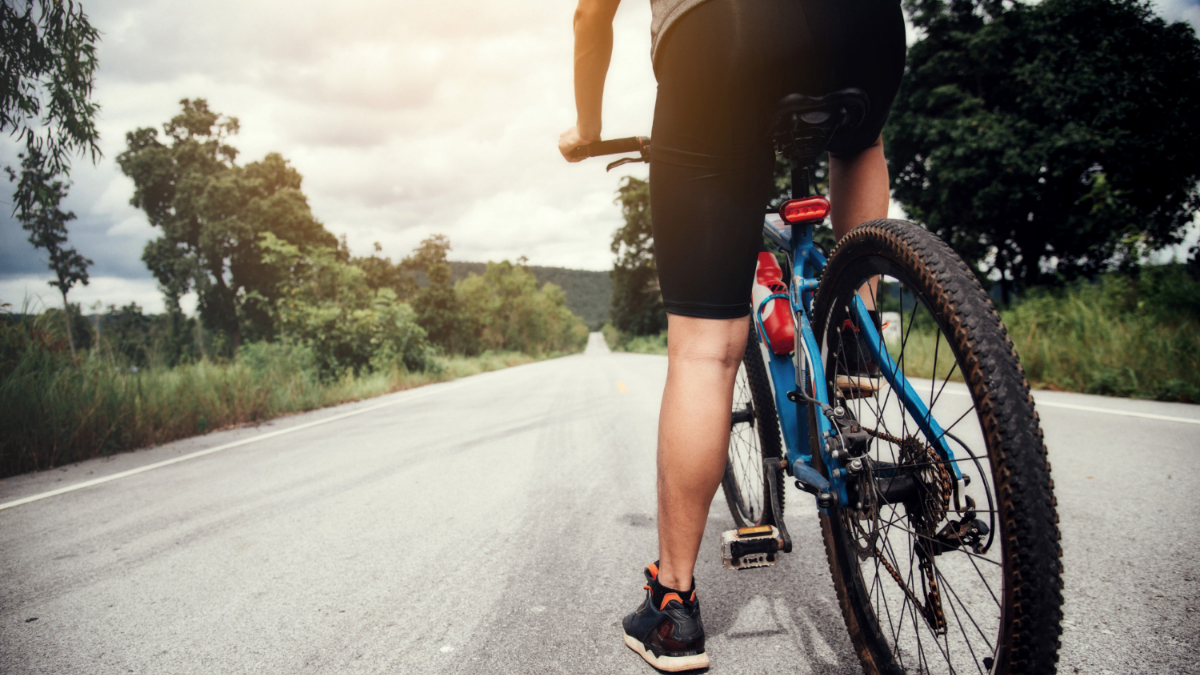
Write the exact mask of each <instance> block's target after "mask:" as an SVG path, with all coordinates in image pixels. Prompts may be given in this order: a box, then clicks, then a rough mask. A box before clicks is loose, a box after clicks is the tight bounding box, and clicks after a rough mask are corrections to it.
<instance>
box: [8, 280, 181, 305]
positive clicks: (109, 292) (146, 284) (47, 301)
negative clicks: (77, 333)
mask: <svg viewBox="0 0 1200 675" xmlns="http://www.w3.org/2000/svg"><path fill="white" fill-rule="evenodd" d="M52 278H53V277H52V276H51V275H49V274H47V275H35V274H23V275H18V276H6V277H0V302H6V303H8V304H10V305H12V307H11V308H10V309H9V311H13V312H18V313H19V312H22V311H25V312H29V313H38V312H41V311H42V310H44V309H46V308H50V307H57V308H60V309H61V308H62V296H61V295H59V293H58V289H56V288H52V287H51V286H50V285H49V284H48V283H47V282H48V281H50V279H52ZM69 298H70V300H71V302H72V303H78V304H79V306H80V307H81V308H82V309H83V312H84V314H92V313H94V312H97V311H107V309H108V306H109V305H116V306H118V307H120V306H123V305H127V304H129V303H130V302H136V303H137V304H138V305H140V306H141V308H142V310H143V311H145V312H147V313H150V314H158V313H161V312H162V311H163V300H162V293H160V292H159V291H158V285H157V284H156V283H155V281H154V280H153V279H124V278H121V277H107V276H106V277H92V279H91V281H90V282H89V283H88V285H87V286H76V287H75V288H73V289H71V293H70V295H69ZM180 305H181V306H182V307H183V310H184V311H185V312H187V313H188V314H192V313H194V312H195V311H196V295H195V294H194V293H189V294H188V295H186V296H184V297H183V298H182V300H181V301H180Z"/></svg>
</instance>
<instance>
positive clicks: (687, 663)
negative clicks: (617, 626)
mask: <svg viewBox="0 0 1200 675" xmlns="http://www.w3.org/2000/svg"><path fill="white" fill-rule="evenodd" d="M625 646H627V647H629V648H630V649H632V650H633V651H635V652H637V653H638V654H640V655H641V657H642V658H643V659H646V663H649V664H650V665H652V666H654V667H655V668H658V669H659V670H665V671H667V672H668V673H677V672H680V671H683V670H696V669H698V668H707V667H708V654H705V653H700V654H692V655H691V656H667V655H665V654H664V655H662V656H655V655H654V652H652V651H650V650H648V649H646V646H645V645H643V644H642V642H641V640H638V639H637V638H635V637H632V636H630V635H629V634H628V633H626V634H625Z"/></svg>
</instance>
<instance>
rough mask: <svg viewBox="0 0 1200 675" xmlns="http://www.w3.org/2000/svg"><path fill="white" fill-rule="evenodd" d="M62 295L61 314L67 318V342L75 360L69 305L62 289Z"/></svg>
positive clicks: (72, 358) (65, 293)
mask: <svg viewBox="0 0 1200 675" xmlns="http://www.w3.org/2000/svg"><path fill="white" fill-rule="evenodd" d="M62 296H63V316H64V317H65V318H66V320H67V344H68V345H70V346H71V360H72V361H74V360H75V358H76V357H75V336H74V335H72V331H71V305H70V304H69V303H68V302H67V292H66V291H62Z"/></svg>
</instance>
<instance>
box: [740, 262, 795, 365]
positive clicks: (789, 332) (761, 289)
mask: <svg viewBox="0 0 1200 675" xmlns="http://www.w3.org/2000/svg"><path fill="white" fill-rule="evenodd" d="M774 293H783V294H784V295H785V296H786V295H787V284H784V283H783V270H782V269H780V267H779V261H778V260H776V259H775V256H774V255H773V254H771V253H769V252H767V251H762V252H760V253H759V254H758V269H757V271H756V272H755V274H754V287H753V290H752V292H751V297H753V298H754V300H753V302H754V308H753V316H754V317H756V318H757V317H759V316H761V317H762V327H763V328H764V329H765V332H766V334H767V335H766V340H767V347H769V348H770V350H771V351H772V352H775V353H776V354H780V355H784V354H791V353H792V350H793V349H795V347H796V324H795V322H794V320H793V319H792V308H791V306H790V304H791V303H789V302H788V299H787V298H786V297H783V298H774V299H772V300H770V301H768V302H767V304H766V305H763V301H764V300H766V299H767V298H769V297H770V296H771V295H772V294H774ZM759 307H762V314H761V315H760V314H759Z"/></svg>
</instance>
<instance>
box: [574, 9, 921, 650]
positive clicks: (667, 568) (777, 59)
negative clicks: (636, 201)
mask: <svg viewBox="0 0 1200 675" xmlns="http://www.w3.org/2000/svg"><path fill="white" fill-rule="evenodd" d="M619 2H620V0H579V6H578V8H577V9H576V11H575V17H574V30H575V104H576V109H577V121H576V124H575V126H573V127H571V128H570V129H568V130H567V131H565V132H563V134H562V135H561V137H560V138H559V144H558V145H559V150H560V151H561V152H562V153H563V156H564V157H566V158H567V159H568V161H578V160H577V159H575V158H574V157H573V156H572V153H573V151H574V150H575V149H576V148H579V147H581V146H585V145H588V144H590V143H593V142H596V141H599V140H600V132H601V107H602V106H601V102H602V99H603V93H604V80H605V76H606V74H607V71H608V64H609V60H610V57H611V54H612V20H613V16H614V15H615V13H616V10H617V6H618V4H619ZM651 9H652V13H653V21H652V25H651V36H652V46H651V60H652V63H653V67H654V72H655V76H656V78H657V80H658V97H657V100H656V102H655V107H654V124H653V130H652V132H651V137H652V138H653V148H652V152H651V158H650V209H651V221H652V228H653V235H654V256H655V262H656V265H657V269H658V279H659V285H660V287H661V289H662V298H663V306H664V308H665V309H666V312H667V359H668V368H667V382H666V387H665V389H664V391H663V400H662V409H661V413H660V417H659V432H658V539H659V560H658V562H657V563H655V564H651V565H650V566H648V567H647V568H646V577H647V579H648V582H649V583H648V584H647V585H646V587H645V588H646V590H647V594H646V599H645V601H643V602H642V604H641V606H640V607H639V608H638V609H637V610H636V611H635V612H634V613H632V614H630V615H628V616H627V617H625V620H624V622H623V627H624V633H625V642H626V644H627V645H629V646H630V647H631V648H632V649H634V650H635V651H637V652H638V653H639V654H641V655H642V656H643V657H644V658H645V659H646V660H647V661H648V662H649V663H650V664H651V665H653V666H655V667H657V668H659V669H662V670H670V671H677V670H688V669H692V668H704V667H707V666H708V664H709V660H708V655H707V653H706V652H705V649H704V627H703V624H702V623H701V620H700V607H699V602H698V600H697V596H696V590H695V581H694V579H693V576H692V573H693V569H694V567H695V563H696V557H697V554H698V552H699V548H700V543H701V539H702V538H703V535H704V529H705V525H706V522H707V518H708V509H709V505H710V504H711V502H712V499H713V496H714V494H715V493H716V490H717V486H718V485H719V484H720V483H721V478H722V475H723V473H724V469H725V463H726V453H727V446H728V443H729V429H730V410H731V404H732V399H733V385H734V380H735V378H736V376H737V372H738V366H739V364H740V363H741V358H742V354H743V352H744V350H745V345H746V340H747V336H748V334H749V324H748V321H749V314H750V298H751V286H752V284H753V279H754V272H755V263H756V260H757V256H758V252H759V248H760V246H761V243H762V222H763V207H764V205H765V204H766V203H767V201H768V199H769V198H770V196H771V191H772V177H773V167H774V161H775V158H774V150H773V147H772V144H771V141H770V139H769V138H768V134H767V130H766V129H765V128H764V125H765V123H766V122H765V120H766V118H767V117H768V116H769V114H770V112H771V110H772V109H773V107H774V106H775V105H776V103H777V102H778V101H779V100H780V99H781V98H783V97H784V96H786V95H788V94H792V93H799V94H804V95H808V96H821V95H824V94H827V93H829V92H833V91H837V90H841V89H845V88H849V87H854V88H857V89H860V90H862V91H863V92H865V93H866V95H867V97H868V100H869V106H870V107H869V110H868V111H867V115H866V117H865V119H864V120H863V121H862V122H861V123H860V124H859V125H858V126H857V127H856V128H855V129H853V130H851V131H850V132H848V133H844V134H839V135H838V136H836V137H835V138H834V139H833V140H832V142H831V143H830V145H829V173H830V176H829V199H830V202H831V206H832V212H831V218H832V224H833V231H834V235H835V236H836V237H838V238H839V239H840V238H841V237H842V236H844V235H845V234H846V233H847V232H849V231H850V229H851V228H853V227H854V226H856V225H858V224H860V223H863V222H866V221H869V220H874V219H878V218H885V217H886V216H887V210H888V201H889V200H888V196H889V192H888V170H887V164H886V162H885V160H884V155H883V144H882V138H881V131H882V129H883V125H884V122H885V121H886V119H887V114H888V111H889V109H890V107H891V102H892V100H893V99H894V98H895V96H896V93H897V91H898V89H899V86H900V79H901V75H902V73H903V70H904V56H905V34H904V18H903V15H902V13H901V10H900V5H899V2H898V0H651Z"/></svg>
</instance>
